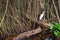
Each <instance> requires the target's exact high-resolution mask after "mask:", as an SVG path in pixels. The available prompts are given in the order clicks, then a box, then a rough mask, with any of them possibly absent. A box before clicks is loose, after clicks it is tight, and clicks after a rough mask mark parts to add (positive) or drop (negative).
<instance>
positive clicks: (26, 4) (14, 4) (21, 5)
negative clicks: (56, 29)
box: [0, 0, 60, 38]
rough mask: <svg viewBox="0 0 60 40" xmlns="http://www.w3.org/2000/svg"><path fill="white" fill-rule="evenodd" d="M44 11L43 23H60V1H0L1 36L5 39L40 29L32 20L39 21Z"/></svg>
mask: <svg viewBox="0 0 60 40" xmlns="http://www.w3.org/2000/svg"><path fill="white" fill-rule="evenodd" d="M44 10H45V11H46V13H45V15H44V18H43V19H42V21H43V22H51V21H52V20H54V21H58V22H60V20H59V16H60V14H59V13H60V12H59V10H60V0H0V35H1V36H2V37H4V38H5V37H6V36H11V35H13V34H20V33H23V32H25V31H28V30H32V29H36V28H38V27H39V25H37V24H36V23H35V22H32V20H38V21H39V16H40V14H41V13H42V12H43V11H44ZM26 16H27V17H29V19H27V18H26Z"/></svg>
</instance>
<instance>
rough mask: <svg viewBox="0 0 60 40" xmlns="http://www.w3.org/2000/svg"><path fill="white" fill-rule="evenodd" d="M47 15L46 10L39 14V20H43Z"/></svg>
mask: <svg viewBox="0 0 60 40" xmlns="http://www.w3.org/2000/svg"><path fill="white" fill-rule="evenodd" d="M44 15H45V11H43V12H42V14H41V15H40V16H39V20H41V19H42V18H43V17H44Z"/></svg>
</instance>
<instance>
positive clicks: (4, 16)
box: [0, 0, 8, 27]
mask: <svg viewBox="0 0 60 40" xmlns="http://www.w3.org/2000/svg"><path fill="white" fill-rule="evenodd" d="M7 8H8V0H7V3H6V9H5V13H4V16H3V18H2V20H1V23H0V27H1V25H2V23H3V21H4V18H5V15H6V13H7Z"/></svg>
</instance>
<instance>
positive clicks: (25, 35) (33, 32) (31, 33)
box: [13, 28, 42, 40]
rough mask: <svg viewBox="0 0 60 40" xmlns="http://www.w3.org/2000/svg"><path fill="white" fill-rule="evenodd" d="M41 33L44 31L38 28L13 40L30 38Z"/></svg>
mask: <svg viewBox="0 0 60 40" xmlns="http://www.w3.org/2000/svg"><path fill="white" fill-rule="evenodd" d="M41 31H42V30H41V28H37V29H35V30H31V31H27V32H24V33H22V34H20V35H18V36H17V37H15V38H13V40H20V39H22V38H24V37H26V38H28V37H30V36H32V35H36V34H38V33H40V32H41Z"/></svg>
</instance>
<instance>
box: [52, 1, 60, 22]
mask: <svg viewBox="0 0 60 40" xmlns="http://www.w3.org/2000/svg"><path fill="white" fill-rule="evenodd" d="M52 2H53V5H54V8H55V12H56V15H57V18H58V21H59V23H60V19H59V15H58V10H57V7H56V5H55V3H54V0H52Z"/></svg>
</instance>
